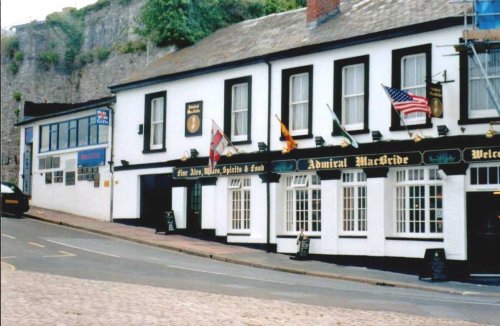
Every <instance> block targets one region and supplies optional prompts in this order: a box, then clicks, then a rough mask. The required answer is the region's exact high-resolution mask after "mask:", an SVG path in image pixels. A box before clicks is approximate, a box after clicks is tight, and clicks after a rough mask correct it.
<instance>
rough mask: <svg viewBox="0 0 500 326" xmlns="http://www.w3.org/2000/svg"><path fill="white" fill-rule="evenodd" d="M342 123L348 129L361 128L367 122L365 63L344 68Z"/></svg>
mask: <svg viewBox="0 0 500 326" xmlns="http://www.w3.org/2000/svg"><path fill="white" fill-rule="evenodd" d="M342 81H343V83H342V123H343V124H344V126H345V128H346V129H347V130H359V129H363V128H364V124H365V118H364V113H365V107H364V106H365V65H364V64H363V63H361V64H355V65H350V66H345V67H344V68H343V69H342Z"/></svg>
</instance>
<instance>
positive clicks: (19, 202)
mask: <svg viewBox="0 0 500 326" xmlns="http://www.w3.org/2000/svg"><path fill="white" fill-rule="evenodd" d="M29 209H30V204H29V198H28V195H26V194H24V193H23V192H22V191H21V190H20V189H19V188H18V187H17V186H16V185H14V184H12V183H10V182H3V181H2V208H1V210H2V214H3V213H10V214H14V215H15V216H16V217H21V216H22V215H23V213H24V212H27V211H28V210H29Z"/></svg>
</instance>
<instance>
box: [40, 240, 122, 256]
mask: <svg viewBox="0 0 500 326" xmlns="http://www.w3.org/2000/svg"><path fill="white" fill-rule="evenodd" d="M46 241H48V242H52V243H55V244H58V245H61V246H66V247H70V248H73V249H78V250H83V251H88V252H93V253H95V254H99V255H104V256H109V257H115V258H120V256H116V255H112V254H108V253H105V252H101V251H95V250H90V249H85V248H81V247H76V246H72V245H69V244H65V243H61V242H57V241H54V240H46Z"/></svg>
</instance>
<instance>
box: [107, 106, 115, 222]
mask: <svg viewBox="0 0 500 326" xmlns="http://www.w3.org/2000/svg"><path fill="white" fill-rule="evenodd" d="M107 107H108V108H109V109H110V110H111V148H110V150H109V152H110V158H109V162H108V163H109V173H110V174H111V176H110V179H111V180H110V182H111V186H110V198H109V222H113V198H114V189H115V162H114V160H115V157H114V156H115V154H114V146H113V145H114V141H115V137H114V134H115V109H114V105H113V104H109V105H108V106H107Z"/></svg>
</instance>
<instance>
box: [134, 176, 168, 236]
mask: <svg viewBox="0 0 500 326" xmlns="http://www.w3.org/2000/svg"><path fill="white" fill-rule="evenodd" d="M171 209H172V175H171V174H152V175H142V176H141V208H140V210H141V213H140V214H141V216H140V219H139V224H140V225H142V226H146V227H157V226H158V225H159V224H160V223H161V222H162V217H163V214H164V213H165V212H166V211H169V210H171Z"/></svg>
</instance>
